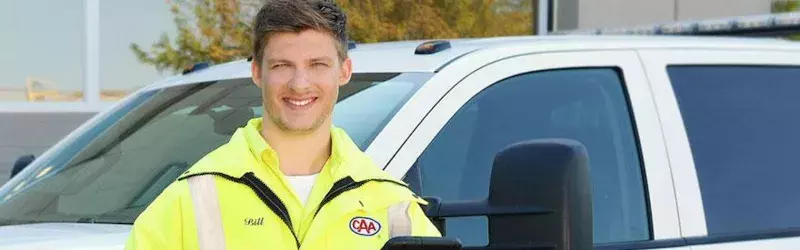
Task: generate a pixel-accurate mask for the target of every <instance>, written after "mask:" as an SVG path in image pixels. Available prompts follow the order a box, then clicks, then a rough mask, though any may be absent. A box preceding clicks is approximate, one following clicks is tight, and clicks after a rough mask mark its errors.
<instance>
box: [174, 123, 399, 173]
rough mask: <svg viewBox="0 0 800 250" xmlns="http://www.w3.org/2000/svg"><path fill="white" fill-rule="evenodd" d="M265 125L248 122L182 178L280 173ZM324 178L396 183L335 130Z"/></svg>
mask: <svg viewBox="0 0 800 250" xmlns="http://www.w3.org/2000/svg"><path fill="white" fill-rule="evenodd" d="M262 121H263V118H261V117H258V118H253V119H251V120H250V121H248V122H247V124H246V125H245V126H244V127H242V128H239V129H237V130H236V132H234V134H233V135H232V136H231V139H230V140H229V141H228V143H226V144H224V145H223V146H221V147H219V148H217V149H215V150H214V151H212V152H211V153H209V154H208V155H206V156H205V157H203V158H202V159H201V160H200V161H199V162H198V164H195V166H192V167H191V168H190V169H189V170H188V171H186V172H184V173H183V174H182V175H181V177H179V178H185V177H187V176H191V175H197V174H203V173H219V174H224V175H227V176H230V177H234V178H241V177H242V176H244V174H246V173H248V172H256V171H255V170H254V168H256V167H260V166H264V165H266V166H267V167H268V168H270V170H272V171H270V172H273V173H281V171H280V169H279V168H278V157H277V154H276V153H275V151H274V150H273V149H272V147H270V146H269V143H267V142H266V141H265V140H264V138H263V137H262V136H261V133H260V131H261V123H262ZM321 174H327V175H329V176H330V177H331V179H332V180H333V181H336V180H341V179H344V178H347V177H350V178H352V179H353V180H354V181H357V182H358V181H362V180H366V179H391V180H395V179H394V178H392V177H391V176H390V175H388V174H386V173H385V172H383V171H381V169H380V168H378V167H377V166H376V165H375V164H374V162H373V161H372V159H371V158H370V157H369V156H368V155H366V154H365V153H364V152H362V151H361V149H360V148H358V146H356V144H355V143H354V142H353V141H352V139H350V137H349V136H348V135H347V133H346V132H345V131H344V130H342V129H341V128H338V127H335V126H332V127H331V156H330V158H329V159H328V162H327V163H326V164H325V167H324V168H323V169H322V173H321Z"/></svg>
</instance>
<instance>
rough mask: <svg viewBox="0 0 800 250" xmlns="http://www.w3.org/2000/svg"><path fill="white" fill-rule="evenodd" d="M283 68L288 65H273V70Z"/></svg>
mask: <svg viewBox="0 0 800 250" xmlns="http://www.w3.org/2000/svg"><path fill="white" fill-rule="evenodd" d="M283 66H286V64H275V65H272V68H273V69H277V68H280V67H283Z"/></svg>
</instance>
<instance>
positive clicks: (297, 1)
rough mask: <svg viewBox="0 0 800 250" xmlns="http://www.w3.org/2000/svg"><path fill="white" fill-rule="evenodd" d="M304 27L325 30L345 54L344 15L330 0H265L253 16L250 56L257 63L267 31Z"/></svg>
mask: <svg viewBox="0 0 800 250" xmlns="http://www.w3.org/2000/svg"><path fill="white" fill-rule="evenodd" d="M307 29H314V30H318V31H321V32H326V33H329V34H330V35H331V36H333V37H334V38H335V40H336V43H337V44H336V46H337V50H338V54H339V59H342V60H344V59H345V58H347V30H346V29H347V15H346V14H345V13H344V12H343V11H342V10H341V9H340V8H339V6H337V5H336V3H334V2H333V0H266V1H264V5H263V6H262V7H261V10H259V11H258V14H257V15H256V17H255V19H254V20H253V60H257V61H256V62H257V63H259V64H260V63H261V60H262V59H263V57H264V47H266V44H267V40H269V35H270V34H272V33H274V32H301V31H304V30H307Z"/></svg>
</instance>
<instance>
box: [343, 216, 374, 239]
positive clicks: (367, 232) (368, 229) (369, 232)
mask: <svg viewBox="0 0 800 250" xmlns="http://www.w3.org/2000/svg"><path fill="white" fill-rule="evenodd" d="M350 231H353V233H356V234H358V235H362V236H373V235H375V234H377V233H378V232H379V231H381V223H378V221H376V220H373V219H372V218H367V217H355V218H353V219H352V220H350Z"/></svg>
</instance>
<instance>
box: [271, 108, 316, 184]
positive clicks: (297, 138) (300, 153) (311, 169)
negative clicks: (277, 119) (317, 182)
mask: <svg viewBox="0 0 800 250" xmlns="http://www.w3.org/2000/svg"><path fill="white" fill-rule="evenodd" d="M326 128H328V127H326V126H325V125H323V126H320V129H318V130H317V131H314V132H311V133H308V134H287V133H285V132H283V131H281V130H280V129H278V128H277V127H274V125H273V124H270V123H269V122H267V121H265V122H264V124H263V125H262V128H261V136H263V137H264V139H265V140H266V141H267V143H269V145H270V146H271V147H272V148H273V149H274V150H275V152H276V153H277V155H278V160H279V163H278V164H279V166H280V169H281V171H282V172H283V173H284V174H285V175H310V174H315V173H318V172H319V171H320V170H321V169H322V167H323V166H324V165H325V163H326V162H327V161H328V158H330V155H331V131H330V129H326Z"/></svg>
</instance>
